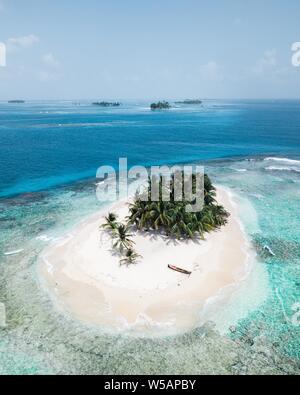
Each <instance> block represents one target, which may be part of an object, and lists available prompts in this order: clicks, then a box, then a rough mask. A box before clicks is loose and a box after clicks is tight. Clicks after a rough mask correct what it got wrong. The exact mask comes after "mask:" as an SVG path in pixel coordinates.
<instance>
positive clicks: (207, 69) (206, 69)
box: [200, 61, 223, 81]
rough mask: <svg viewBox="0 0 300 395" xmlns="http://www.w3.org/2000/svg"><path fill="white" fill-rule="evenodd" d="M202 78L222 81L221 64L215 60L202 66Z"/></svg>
mask: <svg viewBox="0 0 300 395" xmlns="http://www.w3.org/2000/svg"><path fill="white" fill-rule="evenodd" d="M200 75H201V77H202V79H204V80H209V81H221V80H222V79H223V76H222V73H221V70H220V67H219V65H218V64H217V63H216V62H215V61H210V62H208V63H206V64H204V65H202V66H201V67H200Z"/></svg>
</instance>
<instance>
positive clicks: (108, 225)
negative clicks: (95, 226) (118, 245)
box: [101, 213, 118, 231]
mask: <svg viewBox="0 0 300 395" xmlns="http://www.w3.org/2000/svg"><path fill="white" fill-rule="evenodd" d="M117 218H118V217H117V215H116V214H114V213H108V216H107V217H105V221H106V222H105V223H104V224H103V225H101V228H103V229H108V230H111V231H114V230H115V229H116V228H117V226H118V223H117Z"/></svg>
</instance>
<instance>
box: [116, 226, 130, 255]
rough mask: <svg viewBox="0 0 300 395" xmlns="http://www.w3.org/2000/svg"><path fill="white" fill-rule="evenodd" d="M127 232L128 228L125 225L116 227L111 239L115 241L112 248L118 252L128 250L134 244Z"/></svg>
mask: <svg viewBox="0 0 300 395" xmlns="http://www.w3.org/2000/svg"><path fill="white" fill-rule="evenodd" d="M128 231H129V228H128V226H127V225H123V224H119V225H117V227H116V228H115V230H114V232H113V237H114V239H115V242H114V244H113V248H119V250H120V251H123V249H124V248H126V249H129V248H131V247H132V244H135V243H134V241H133V240H131V238H130V237H131V234H129V233H128Z"/></svg>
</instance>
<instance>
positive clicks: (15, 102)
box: [8, 100, 25, 104]
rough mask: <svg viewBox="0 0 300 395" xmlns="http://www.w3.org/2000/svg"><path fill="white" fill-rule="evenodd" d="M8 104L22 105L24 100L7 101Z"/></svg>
mask: <svg viewBox="0 0 300 395" xmlns="http://www.w3.org/2000/svg"><path fill="white" fill-rule="evenodd" d="M8 103H10V104H23V103H25V100H9V101H8Z"/></svg>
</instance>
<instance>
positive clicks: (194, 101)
mask: <svg viewBox="0 0 300 395" xmlns="http://www.w3.org/2000/svg"><path fill="white" fill-rule="evenodd" d="M175 103H176V104H202V100H198V99H195V100H194V99H187V100H183V101H177V102H175Z"/></svg>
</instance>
